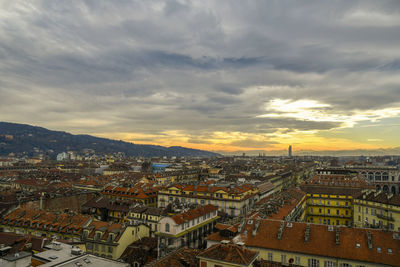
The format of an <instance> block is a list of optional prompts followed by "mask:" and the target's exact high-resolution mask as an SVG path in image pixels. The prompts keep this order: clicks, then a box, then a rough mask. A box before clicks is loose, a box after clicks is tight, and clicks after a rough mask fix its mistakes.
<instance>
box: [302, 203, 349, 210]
mask: <svg viewBox="0 0 400 267" xmlns="http://www.w3.org/2000/svg"><path fill="white" fill-rule="evenodd" d="M307 205H309V206H319V207H330V208H335V207H337V208H349V209H350V208H351V206H350V205H344V204H339V205H338V204H336V205H333V204H323V203H311V202H307Z"/></svg>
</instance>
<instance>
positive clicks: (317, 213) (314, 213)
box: [307, 212, 353, 218]
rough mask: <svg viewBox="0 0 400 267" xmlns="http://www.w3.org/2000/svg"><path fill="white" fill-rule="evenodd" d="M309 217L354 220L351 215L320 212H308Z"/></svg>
mask: <svg viewBox="0 0 400 267" xmlns="http://www.w3.org/2000/svg"><path fill="white" fill-rule="evenodd" d="M307 215H313V216H321V217H336V218H352V217H353V215H351V214H347V215H346V214H323V213H319V212H307Z"/></svg>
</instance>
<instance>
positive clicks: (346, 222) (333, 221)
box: [309, 217, 350, 225]
mask: <svg viewBox="0 0 400 267" xmlns="http://www.w3.org/2000/svg"><path fill="white" fill-rule="evenodd" d="M309 222H311V223H314V218H312V217H311V218H310V220H309ZM318 223H319V224H322V223H323V224H328V225H331V223H332V225H335V220H332V221H331V220H330V219H324V220H322V219H321V218H319V222H318ZM336 225H340V221H339V220H336ZM345 225H350V222H349V221H347V220H346V221H345Z"/></svg>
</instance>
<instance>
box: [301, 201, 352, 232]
mask: <svg viewBox="0 0 400 267" xmlns="http://www.w3.org/2000/svg"><path fill="white" fill-rule="evenodd" d="M352 200H353V197H352V196H345V195H329V194H307V195H306V202H305V203H306V207H305V216H304V220H305V221H306V222H310V223H319V224H328V225H351V223H352V220H353V208H352Z"/></svg>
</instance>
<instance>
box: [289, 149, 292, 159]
mask: <svg viewBox="0 0 400 267" xmlns="http://www.w3.org/2000/svg"><path fill="white" fill-rule="evenodd" d="M289 157H290V158H291V157H292V146H289Z"/></svg>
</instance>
